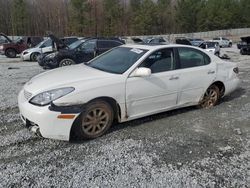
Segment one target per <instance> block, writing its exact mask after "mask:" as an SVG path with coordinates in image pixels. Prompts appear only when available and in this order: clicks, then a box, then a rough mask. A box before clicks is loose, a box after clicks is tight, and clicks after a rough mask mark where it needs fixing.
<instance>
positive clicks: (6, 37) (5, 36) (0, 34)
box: [0, 33, 12, 42]
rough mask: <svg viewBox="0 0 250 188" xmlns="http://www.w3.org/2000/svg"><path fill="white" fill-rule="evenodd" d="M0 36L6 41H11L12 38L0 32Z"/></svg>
mask: <svg viewBox="0 0 250 188" xmlns="http://www.w3.org/2000/svg"><path fill="white" fill-rule="evenodd" d="M0 36H3V37H4V38H5V39H6V40H7V41H8V42H12V40H11V39H10V38H9V37H8V36H7V35H5V34H3V33H0Z"/></svg>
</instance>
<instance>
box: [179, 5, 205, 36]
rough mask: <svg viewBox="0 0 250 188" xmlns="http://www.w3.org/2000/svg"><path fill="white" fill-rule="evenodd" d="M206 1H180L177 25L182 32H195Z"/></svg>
mask: <svg viewBox="0 0 250 188" xmlns="http://www.w3.org/2000/svg"><path fill="white" fill-rule="evenodd" d="M205 1H206V0H179V1H178V2H177V6H176V24H177V25H178V28H179V31H180V32H195V31H197V29H198V17H199V15H200V12H202V11H203V7H204V2H205Z"/></svg>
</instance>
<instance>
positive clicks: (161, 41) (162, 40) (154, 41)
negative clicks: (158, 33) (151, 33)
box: [143, 37, 169, 44]
mask: <svg viewBox="0 0 250 188" xmlns="http://www.w3.org/2000/svg"><path fill="white" fill-rule="evenodd" d="M143 41H144V43H145V44H169V42H168V40H167V39H165V38H163V37H148V38H146V39H144V40H143Z"/></svg>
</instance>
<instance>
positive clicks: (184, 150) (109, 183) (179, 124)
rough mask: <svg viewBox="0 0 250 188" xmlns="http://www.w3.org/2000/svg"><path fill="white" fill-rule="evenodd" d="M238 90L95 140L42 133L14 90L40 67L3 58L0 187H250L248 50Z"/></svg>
mask: <svg viewBox="0 0 250 188" xmlns="http://www.w3.org/2000/svg"><path fill="white" fill-rule="evenodd" d="M223 52H225V53H227V54H228V55H229V56H230V57H231V58H232V59H231V60H232V61H235V62H239V67H240V77H241V79H242V80H243V83H242V84H241V88H240V89H239V90H237V91H236V92H234V93H232V94H231V95H230V96H228V97H225V98H224V99H223V100H222V101H221V103H220V104H219V105H217V106H216V107H214V108H212V109H209V110H204V109H197V108H196V107H189V108H184V109H180V110H174V111H170V112H166V113H161V114H157V115H154V116H150V117H146V118H142V119H139V120H135V121H131V122H127V123H123V124H118V125H114V126H113V127H112V129H111V131H110V132H109V133H107V134H106V135H104V136H102V137H100V138H98V139H95V140H91V141H85V142H77V143H76V142H63V141H56V140H49V139H42V138H38V137H36V136H34V135H32V134H31V133H30V132H29V131H28V130H26V129H25V128H24V127H23V125H22V123H21V121H20V120H19V116H18V108H17V94H18V92H19V90H20V89H21V87H22V85H23V84H24V83H25V82H26V81H28V80H29V79H30V78H31V77H32V76H34V75H37V74H39V73H41V72H43V70H42V69H41V68H40V67H39V66H38V65H37V63H30V62H21V61H20V60H19V59H18V58H17V59H7V58H5V57H2V56H0V77H1V79H0V89H1V92H0V112H1V116H0V151H1V152H0V187H180V188H182V187H249V185H250V133H249V131H250V56H240V55H239V51H238V50H237V49H236V48H235V47H234V48H225V49H223Z"/></svg>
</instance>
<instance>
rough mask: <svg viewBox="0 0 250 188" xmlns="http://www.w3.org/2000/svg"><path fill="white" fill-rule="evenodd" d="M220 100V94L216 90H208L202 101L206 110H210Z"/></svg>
mask: <svg viewBox="0 0 250 188" xmlns="http://www.w3.org/2000/svg"><path fill="white" fill-rule="evenodd" d="M217 100H218V93H217V92H216V90H215V89H212V88H210V89H208V90H207V91H206V93H205V96H204V99H203V101H202V106H203V107H206V108H210V107H212V106H214V105H215V103H216V101H217Z"/></svg>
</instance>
